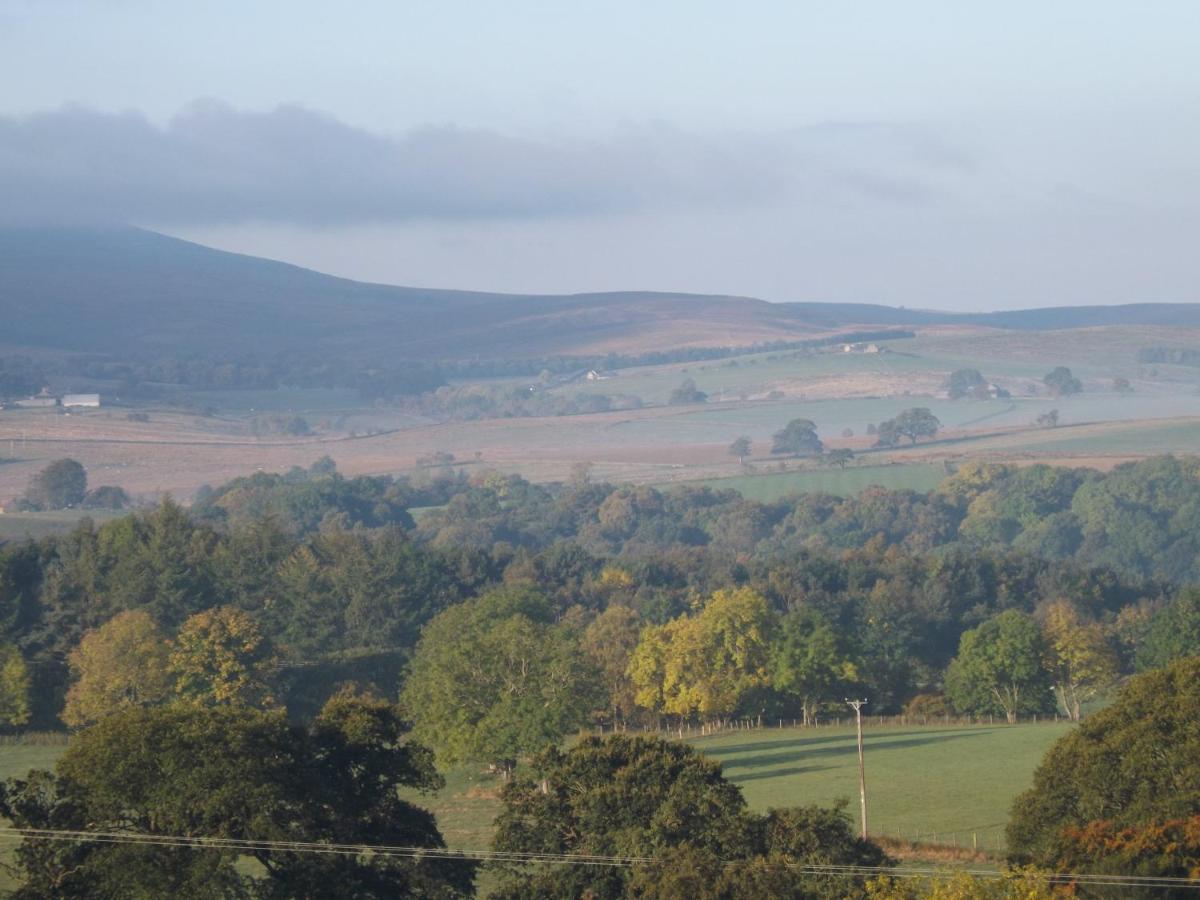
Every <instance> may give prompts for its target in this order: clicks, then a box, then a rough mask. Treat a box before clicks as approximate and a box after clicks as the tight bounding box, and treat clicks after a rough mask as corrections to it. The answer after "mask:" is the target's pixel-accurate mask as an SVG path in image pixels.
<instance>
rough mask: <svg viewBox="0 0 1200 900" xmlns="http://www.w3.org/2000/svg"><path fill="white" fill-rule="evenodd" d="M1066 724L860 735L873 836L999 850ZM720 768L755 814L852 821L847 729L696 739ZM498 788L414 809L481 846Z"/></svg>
mask: <svg viewBox="0 0 1200 900" xmlns="http://www.w3.org/2000/svg"><path fill="white" fill-rule="evenodd" d="M1069 727H1070V726H1069V725H1067V724H1065V723H1043V724H1037V725H1033V724H1026V725H1011V726H1010V725H995V726H956V725H951V726H946V727H936V726H929V727H916V726H911V727H894V726H884V727H882V728H867V730H866V738H865V741H866V759H867V787H868V799H869V804H870V806H869V810H868V813H869V816H868V818H869V824H870V829H871V832H872V834H876V835H881V836H887V837H895V836H896V835H897V834H899V835H900V836H902V837H903V838H905V839H906V840H912V839H914V838H915V837H920V839H921V841H923V842H929V843H945V844H951V843H955V842H957V843H958V844H959V845H960V846H970V844H971V841H972V835H973V834H974V835H975V837H976V839H977V840H978V846H979V849H980V850H986V851H988V852H995V851H1000V850H1003V846H1004V834H1003V829H1004V825H1005V823H1006V822H1007V821H1008V812H1009V807H1010V806H1011V805H1012V801H1013V798H1014V797H1016V795H1017V794H1019V793H1020V792H1021V791H1023V790H1025V789H1026V788H1027V787H1028V786H1029V785H1030V784H1031V783H1032V780H1033V771H1034V769H1035V768H1036V767H1037V764H1038V763H1039V762H1040V761H1041V759H1042V757H1043V755H1045V753H1046V751H1047V750H1048V749H1049V748H1050V745H1051V744H1053V743H1054V742H1055V741H1056V740H1057V739H1058V738H1060V737H1062V736H1063V735H1064V734H1065V733H1066V732H1067V730H1068V729H1069ZM694 744H695V746H696V747H697V749H699V750H701V751H703V752H704V753H706V754H708V755H709V756H711V757H713V758H714V759H717V760H720V762H721V763H722V765H723V767H724V771H725V776H726V777H727V778H729V779H730V780H731V781H732V782H733V783H734V784H736V785H738V787H740V788H741V789H742V792H743V793H744V794H745V797H746V801H747V803H748V804H749V805H750V807H751V808H752V809H756V810H766V809H768V808H770V807H780V806H798V805H804V804H812V803H816V804H821V805H829V804H832V803H835V802H837V801H838V800H840V799H846V800H850V801H852V805H851V807H850V811H851V812H852V813H853V814H854V815H855V816H857V814H858V806H857V802H858V765H857V755H856V752H855V738H854V732H853V730H852V729H849V728H837V727H830V728H816V729H812V728H810V729H803V728H783V729H765V730H762V731H741V732H728V733H725V734H722V735H717V736H714V737H706V738H699V739H696V740H695V741H694ZM498 788H499V782H498V781H496V780H495V779H494V778H491V777H489V776H486V775H483V774H481V773H478V772H476V771H467V770H459V771H456V772H452V773H450V774H449V775H448V776H447V779H446V788H445V789H444V790H443V791H441V792H440V793H439V794H438V795H437V796H434V797H420V796H419V795H417V796H414V797H413V800H414V802H417V803H420V804H422V805H424V806H426V807H428V808H430V809H432V810H433V811H434V813H435V814H436V815H437V818H438V824H439V825H440V827H441V829H442V832H443V834H445V836H446V841H447V843H448V844H450V846H452V847H457V848H460V849H475V848H480V847H486V846H487V845H488V842H489V841H490V839H491V821H492V819H493V818H494V817H495V815H496V814H497V812H499V808H500V804H499V801H498V800H497V799H496V795H497V793H498Z"/></svg>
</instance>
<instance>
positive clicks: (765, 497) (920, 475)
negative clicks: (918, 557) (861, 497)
mask: <svg viewBox="0 0 1200 900" xmlns="http://www.w3.org/2000/svg"><path fill="white" fill-rule="evenodd" d="M946 474H947V473H946V468H945V466H942V465H935V464H933V463H928V464H922V463H917V464H914V465H907V466H906V465H895V466H852V467H850V468H847V469H834V468H824V469H810V470H805V471H799V472H776V473H764V474H757V475H741V476H735V477H732V478H713V479H709V480H708V481H703V482H699V483H700V484H705V485H707V486H708V487H711V488H714V489H717V490H733V491H737V492H739V493H740V494H741V495H742V496H743V497H745V498H746V499H747V500H758V501H760V502H763V503H769V502H771V501H773V500H778V499H780V498H781V497H787V496H790V495H792V494H806V493H815V492H823V493H826V494H834V495H836V496H841V497H849V496H852V495H855V494H857V493H859V491H861V490H862V489H863V488H866V487H870V486H872V485H879V486H880V487H885V488H889V489H891V490H900V489H906V490H913V491H920V492H925V491H930V490H932V489H933V488H935V487H937V486H938V484H939V483H940V482H941V480H942V479H943V478H945V477H946Z"/></svg>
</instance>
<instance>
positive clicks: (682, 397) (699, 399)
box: [667, 378, 708, 406]
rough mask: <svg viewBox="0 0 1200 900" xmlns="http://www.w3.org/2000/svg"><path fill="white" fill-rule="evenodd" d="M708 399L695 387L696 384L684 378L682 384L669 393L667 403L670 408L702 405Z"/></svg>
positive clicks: (706, 395)
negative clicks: (688, 404) (680, 405)
mask: <svg viewBox="0 0 1200 900" xmlns="http://www.w3.org/2000/svg"><path fill="white" fill-rule="evenodd" d="M707 399H708V394H706V393H704V391H702V390H700V389H699V388H697V387H696V382H694V381H692V379H690V378H685V379H684V380H683V383H682V384H680V385H679V387H677V388H675V390H673V391H671V396H670V397H669V398H668V399H667V402H668V403H670V404H671V405H672V406H674V405H678V404H684V403H703V402H704V401H706V400H707Z"/></svg>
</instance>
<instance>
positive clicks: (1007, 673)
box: [946, 610, 1050, 722]
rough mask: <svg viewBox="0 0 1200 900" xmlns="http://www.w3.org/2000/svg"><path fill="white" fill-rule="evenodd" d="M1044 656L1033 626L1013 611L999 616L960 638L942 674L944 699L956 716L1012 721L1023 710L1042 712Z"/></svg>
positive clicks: (1045, 694)
mask: <svg viewBox="0 0 1200 900" xmlns="http://www.w3.org/2000/svg"><path fill="white" fill-rule="evenodd" d="M1045 656H1046V645H1045V640H1044V638H1043V637H1042V632H1041V629H1039V628H1038V626H1037V623H1036V622H1034V621H1033V619H1031V618H1030V617H1029V616H1027V615H1025V614H1024V613H1022V612H1019V611H1017V610H1009V611H1008V612H1003V613H1001V614H1000V615H998V616H996V617H994V618H992V619H989V620H988V621H986V622H984V623H983V624H982V625H980V626H979V627H978V628H974V629H972V630H970V631H967V632H966V633H964V634H963V636H962V639H961V641H960V642H959V645H958V656H957V657H955V659H954V662H952V663H951V664H950V668H949V670H948V671H947V673H946V695H947V696H948V697H949V698H950V702H951V703H953V704H954V707H955V709H957V710H958V711H959V712H964V713H991V712H1000V713H1003V714H1004V715H1005V716H1006V717H1007V719H1008V721H1009V722H1015V721H1017V716H1018V715H1019V714H1020V713H1022V712H1038V711H1041V710H1044V709H1045V708H1046V705H1047V701H1048V700H1049V699H1050V681H1049V679H1048V678H1047V675H1046V670H1045V668H1044V667H1043V660H1044V659H1045Z"/></svg>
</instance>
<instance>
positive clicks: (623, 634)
mask: <svg viewBox="0 0 1200 900" xmlns="http://www.w3.org/2000/svg"><path fill="white" fill-rule="evenodd" d="M607 571H609V570H606V572H607ZM614 571H620V570H614ZM641 630H642V619H641V616H639V615H638V614H637V613H636V612H635V611H634V610H632V609H630V608H629V607H628V606H621V605H620V604H614V605H612V606H610V607H609V608H608V609H606V610H605V611H604V612H602V613H601V614H600V615H599V616H597V617H596V618H595V619H594V620H593V621H592V623H591V624H590V625H588V627H587V629H586V630H585V631H584V632H583V637H582V638H581V640H580V642H579V646H580V649H581V650H582V651H583V652H584V654H586V655H587V657H588V659H589V660H590V661H591V663H592V665H593V666H594V667H595V668H596V671H598V672H599V673H600V677H601V678H602V679H603V681H604V688H605V694H606V697H607V701H608V711H609V714H610V715H611V717H612V721H613V724H614V725H616V724H618V723H620V722H623V721H626V720H628V719H629V717H630V716H632V715H634V713H636V711H637V704H636V703H635V694H636V689H635V687H634V684H633V681H632V679H630V677H629V674H628V670H629V660H630V657H631V656H632V655H633V651H634V649H635V648H636V647H637V643H638V637H639V636H640V634H641Z"/></svg>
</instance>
